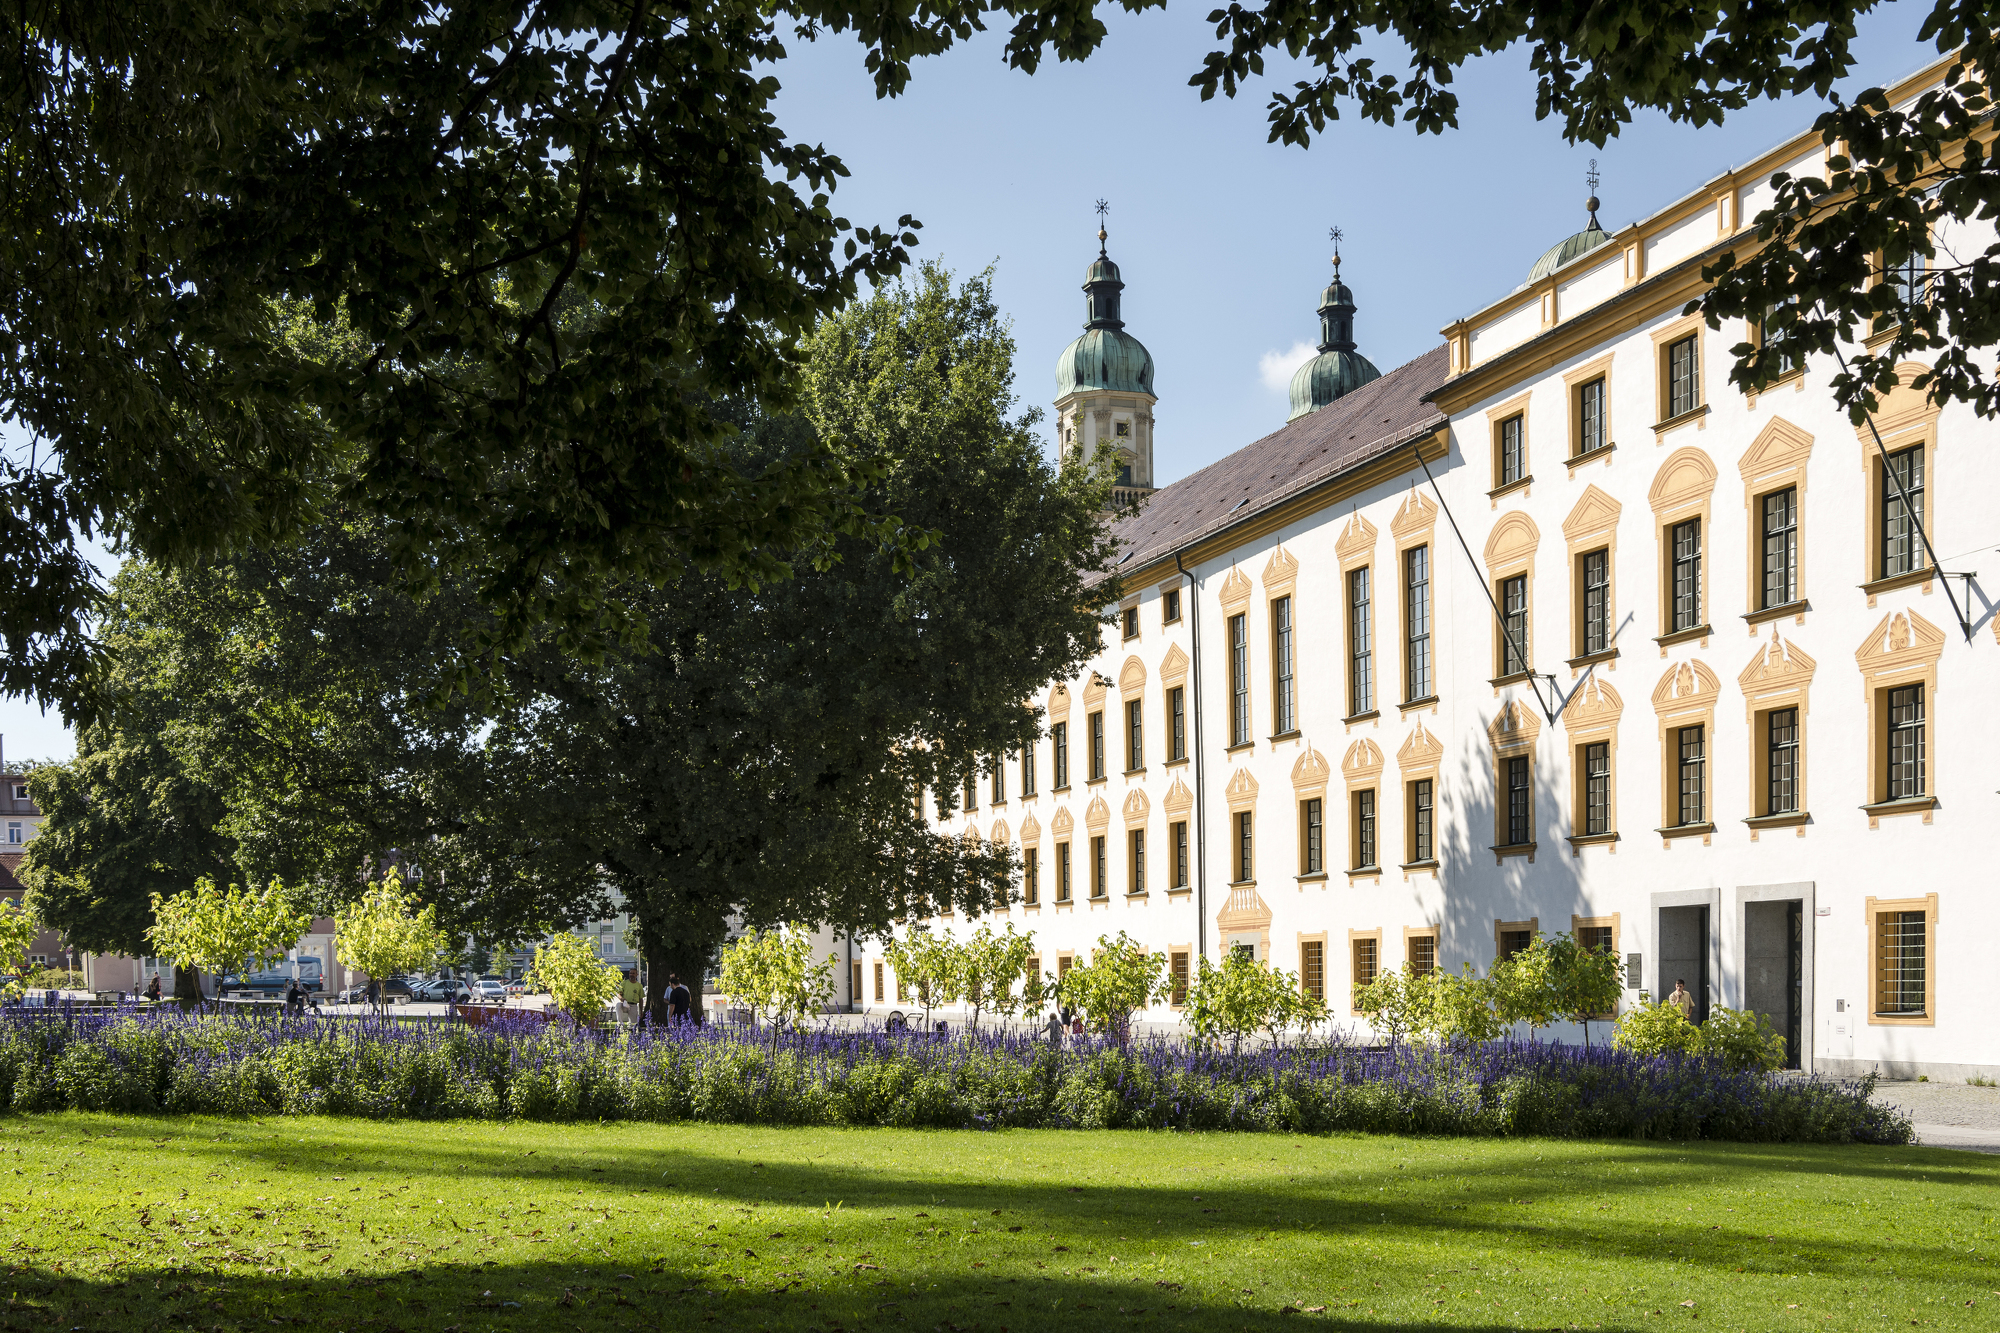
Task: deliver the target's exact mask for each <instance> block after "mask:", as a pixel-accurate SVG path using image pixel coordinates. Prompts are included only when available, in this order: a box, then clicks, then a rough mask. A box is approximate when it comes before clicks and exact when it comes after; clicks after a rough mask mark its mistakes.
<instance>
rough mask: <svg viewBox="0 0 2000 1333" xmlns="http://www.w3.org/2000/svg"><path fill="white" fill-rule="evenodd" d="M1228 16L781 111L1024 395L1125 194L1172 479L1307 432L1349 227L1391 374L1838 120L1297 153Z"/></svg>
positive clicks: (18, 750) (788, 64)
mask: <svg viewBox="0 0 2000 1333" xmlns="http://www.w3.org/2000/svg"><path fill="white" fill-rule="evenodd" d="M1211 7H1212V6H1211V5H1210V4H1209V3H1207V2H1206V0H1203V2H1202V3H1199V4H1191V5H1188V6H1186V7H1183V8H1177V9H1176V10H1174V11H1172V12H1168V13H1153V14H1147V15H1143V16H1137V17H1134V16H1131V15H1126V14H1123V13H1118V14H1116V15H1115V16H1114V17H1112V18H1111V19H1110V28H1111V33H1110V36H1109V38H1108V39H1107V41H1106V43H1105V46H1104V49H1103V50H1102V51H1100V52H1099V54H1098V55H1096V56H1094V57H1093V58H1092V59H1090V60H1089V61H1087V62H1084V63H1082V64H1075V65H1057V64H1053V63H1052V64H1048V65H1045V66H1044V67H1043V68H1042V70H1041V71H1040V72H1039V73H1037V74H1034V75H1032V76H1030V75H1026V74H1021V73H1019V72H1016V71H1012V70H1009V69H1007V68H1006V66H1005V64H1004V63H1003V62H1002V60H1001V56H1000V47H1001V40H1002V38H1001V35H1000V34H999V33H988V34H985V35H984V36H982V37H980V38H978V39H977V40H975V41H973V42H971V43H969V44H967V45H965V46H963V47H961V48H959V49H958V50H955V51H953V52H952V53H950V54H948V55H946V56H943V57H940V58H937V59H933V60H928V61H922V62H919V63H918V64H917V65H916V66H915V67H914V75H913V77H912V79H911V83H910V87H909V90H908V91H907V92H906V93H905V94H904V95H903V96H902V97H899V98H896V99H894V100H891V101H877V100H876V98H875V96H874V90H873V86H872V84H871V83H870V81H869V79H868V76H867V73H866V71H865V69H864V68H863V65H862V52H861V48H860V46H859V45H858V44H857V43H855V42H854V41H853V40H852V39H851V38H848V37H843V36H836V35H828V36H825V37H822V38H821V39H820V40H819V41H818V42H816V43H812V42H804V41H797V40H790V41H789V42H788V45H789V47H790V52H791V55H790V58H789V59H787V60H786V61H785V62H783V63H782V65H780V66H779V67H778V68H777V69H776V70H775V72H776V73H777V75H778V76H779V78H780V79H781V80H782V82H783V83H784V88H785V91H784V94H783V96H782V97H781V99H780V101H779V104H778V119H779V124H780V125H781V126H783V127H784V129H785V130H786V131H787V132H788V133H789V134H790V135H791V136H792V137H793V138H795V139H799V140H802V141H805V142H810V143H819V144H823V145H825V146H826V147H827V148H828V149H830V150H832V151H834V152H836V153H838V154H839V155H840V156H841V157H842V158H843V159H844V160H845V162H846V163H847V166H848V168H849V170H850V171H852V172H853V175H852V176H851V177H850V178H849V179H848V180H846V181H844V182H843V183H842V184H841V186H840V188H839V190H838V191H837V192H836V194H835V196H834V203H835V207H836V210H837V211H838V212H840V213H841V214H843V215H844V216H846V217H848V218H850V219H852V220H853V221H855V222H857V223H882V224H884V225H886V224H888V223H890V222H893V221H894V220H895V218H896V217H897V216H898V215H899V214H902V213H906V212H907V213H913V214H915V215H916V216H917V217H918V218H920V219H922V221H923V223H924V229H923V232H922V240H923V244H922V245H921V246H919V247H918V250H917V252H916V253H917V254H918V255H919V256H921V257H926V258H928V257H937V258H940V259H942V260H943V261H944V262H945V263H947V264H948V265H950V266H951V267H952V268H953V269H955V270H957V271H959V272H961V273H964V272H969V271H973V270H976V269H979V268H983V267H984V266H986V265H987V264H989V263H993V264H996V265H997V270H996V291H997V295H998V298H999V301H1000V305H1001V307H1002V308H1003V309H1004V310H1005V311H1007V313H1008V314H1009V315H1011V316H1012V317H1013V319H1014V332H1015V336H1016V338H1017V340H1018V343H1019V353H1020V355H1019V361H1018V372H1019V378H1018V381H1017V385H1016V387H1017V389H1018V391H1019V393H1020V395H1021V399H1022V401H1023V403H1024V405H1025V404H1037V405H1043V406H1046V405H1047V403H1048V400H1049V398H1050V397H1051V396H1052V395H1053V393H1054V384H1055V360H1056V354H1057V353H1058V352H1060V351H1061V350H1062V348H1063V346H1064V345H1065V344H1066V343H1068V342H1069V340H1070V339H1071V338H1073V337H1075V336H1076V333H1077V331H1078V329H1079V328H1080V327H1081V324H1082V319H1083V316H1082V310H1083V295H1082V292H1081V290H1080V284H1081V283H1082V279H1083V270H1084V267H1085V265H1086V264H1088V263H1089V261H1090V259H1091V257H1092V256H1093V255H1095V253H1096V248H1097V242H1096V238H1095V232H1096V230H1097V220H1096V217H1095V215H1094V214H1093V213H1092V211H1091V205H1092V204H1093V203H1094V202H1095V201H1096V200H1097V199H1098V198H1099V197H1100V196H1102V197H1103V198H1105V199H1108V200H1109V201H1110V203H1111V216H1110V232H1111V243H1110V251H1111V255H1112V257H1113V258H1114V259H1116V260H1117V261H1118V264H1119V266H1120V268H1121V269H1122V270H1123V272H1124V276H1125V283H1126V288H1125V319H1126V328H1127V329H1128V331H1130V332H1131V333H1132V334H1134V335H1135V336H1136V337H1138V338H1139V339H1140V340H1141V341H1142V342H1144V343H1145V344H1146V346H1147V347H1148V348H1149V349H1151V351H1152V353H1153V359H1154V362H1155V363H1156V365H1157V367H1158V383H1159V391H1160V404H1159V407H1158V409H1157V418H1158V423H1159V424H1158V430H1157V435H1156V443H1155V449H1154V464H1155V467H1156V469H1157V476H1158V478H1159V480H1160V482H1161V484H1165V483H1167V482H1170V481H1173V480H1174V479H1175V478H1178V477H1181V476H1184V475H1186V474H1187V473H1188V472H1190V471H1193V470H1194V469H1195V468H1198V467H1200V466H1202V465H1203V464H1205V463H1208V462H1211V461H1213V460H1214V459H1216V458H1219V457H1221V456H1222V455H1224V454H1226V453H1228V452H1230V451H1231V450H1233V449H1236V448H1238V447H1240V446H1242V445H1244V444H1247V443H1249V442H1250V441H1251V440H1254V439H1257V438H1258V437H1260V436H1262V435H1264V434H1265V433H1267V432H1269V431H1271V430H1273V429H1275V428H1276V427H1278V426H1280V425H1282V424H1283V423H1284V418H1285V395H1284V391H1283V388H1282V382H1281V381H1282V375H1279V374H1276V373H1274V374H1272V375H1270V376H1268V377H1267V375H1266V374H1265V373H1264V370H1263V367H1264V365H1265V362H1266V358H1267V357H1269V358H1282V357H1283V356H1284V355H1285V354H1286V353H1287V352H1288V351H1290V350H1291V349H1293V348H1294V347H1295V346H1296V345H1297V344H1299V343H1302V342H1310V341H1313V340H1315V339H1316V338H1317V336H1318V322H1317V316H1316V315H1315V314H1314V312H1313V307H1314V305H1315V304H1316V303H1317V300H1318V296H1319V290H1320V288H1321V287H1323V286H1324V285H1325V283H1326V280H1327V276H1328V273H1329V268H1328V263H1327V261H1328V255H1329V246H1328V243H1327V240H1326V232H1327V228H1328V227H1329V226H1332V225H1334V224H1336V223H1337V224H1339V226H1340V227H1341V229H1342V230H1343V232H1344V233H1345V234H1346V237H1347V239H1346V241H1345V242H1344V243H1343V245H1342V251H1343V255H1344V260H1345V262H1344V263H1343V265H1342V273H1343V275H1344V276H1345V277H1346V278H1347V280H1348V283H1349V285H1350V286H1352V287H1353V288H1354V292H1355V299H1356V301H1357V303H1358V304H1359V306H1360V311H1359V314H1358V315H1357V317H1356V337H1357V339H1358V340H1359V342H1360V345H1361V350H1362V352H1363V353H1364V354H1365V355H1367V356H1368V357H1369V358H1370V359H1372V360H1373V361H1374V362H1375V364H1376V365H1377V366H1379V367H1380V368H1382V369H1383V370H1388V369H1390V368H1392V367H1394V366H1397V365H1400V364H1401V363H1402V362H1404V361H1407V360H1409V359H1410V358H1411V357H1414V356H1417V355H1419V354H1421V353H1422V352H1424V351H1426V350H1427V349H1429V348H1430V347H1432V346H1435V345H1436V343H1437V341H1438V330H1439V329H1441V328H1442V327H1444V325H1446V324H1447V323H1449V322H1450V321H1451V320H1453V319H1455V318H1457V317H1458V316H1459V315H1462V314H1465V313H1468V312H1470V311H1472V310H1474V309H1477V308H1478V307H1480V306H1482V305H1484V304H1485V303H1486V302H1488V301H1490V300H1492V299H1493V298H1495V297H1498V296H1500V295H1502V294H1504V293H1506V292H1508V291H1510V290H1512V289H1513V288H1514V287H1515V286H1516V285H1518V284H1519V283H1520V282H1521V280H1522V279H1523V278H1524V277H1525V276H1526V275H1527V271H1528V268H1529V266H1530V265H1531V264H1533V263H1534V261H1535V258H1536V257H1537V256H1538V255H1540V254H1541V252H1542V251H1543V250H1545V249H1547V248H1548V247H1549V246H1550V245H1552V244H1554V243H1555V242H1556V241H1558V240H1560V239H1562V238H1563V237H1564V236H1566V235H1568V234H1569V233H1570V232H1572V231H1575V230H1577V229H1579V228H1580V227H1581V226H1582V225H1583V223H1584V218H1585V215H1584V209H1583V200H1584V198H1585V196H1586V190H1585V188H1584V182H1583V176H1584V170H1585V167H1586V164H1587V163H1588V161H1589V159H1591V158H1592V157H1595V158H1597V159H1598V165H1599V169H1600V171H1601V172H1602V173H1603V182H1602V184H1601V185H1600V187H1599V190H1598V193H1599V196H1600V197H1601V198H1602V200H1603V203H1604V207H1603V209H1602V210H1601V213H1600V216H1601V218H1602V220H1603V222H1604V224H1605V225H1606V226H1607V227H1609V228H1612V229H1613V230H1615V229H1616V228H1617V227H1619V226H1622V225H1623V224H1625V223H1626V222H1629V221H1631V220H1633V219H1636V218H1640V217H1643V216H1645V215H1646V214H1648V213H1651V212H1652V211H1654V210H1655V209H1657V208H1660V207H1662V206H1663V205H1665V204H1668V203H1670V202H1672V201H1673V200H1675V199H1678V198H1680V197H1681V196H1682V195H1684V194H1687V193H1688V192H1689V191H1691V190H1693V189H1695V188H1696V187H1698V186H1699V185H1701V184H1702V183H1703V182H1704V181H1707V180H1710V179H1712V178H1713V177H1715V176H1717V175H1719V174H1721V173H1722V172H1724V171H1726V170H1728V169H1729V168H1731V167H1733V166H1735V165H1737V164H1739V163H1741V162H1743V161H1745V160H1747V159H1748V158H1750V157H1753V156H1755V155H1756V154H1757V153H1759V152H1761V151H1762V150H1764V149H1765V148H1767V147H1769V146H1770V145H1772V144H1773V143H1775V142H1777V141H1778V140H1780V139H1782V138H1784V137H1785V136H1787V135H1789V134H1792V133H1795V132H1797V131H1799V130H1803V129H1805V128H1807V127H1809V126H1810V125H1811V123H1812V120H1813V118H1814V116H1815V115H1816V114H1817V110H1818V108H1817V105H1816V104H1814V103H1810V102H1793V103H1767V104H1759V105H1758V106H1755V107H1753V108H1751V109H1749V110H1747V111H1745V112H1742V113H1740V114H1739V115H1737V116H1734V117H1732V118H1731V119H1730V120H1729V122H1728V123H1727V124H1725V125H1722V126H1719V127H1711V128H1707V129H1701V130H1696V129H1691V128H1688V127H1686V126H1674V125H1670V124H1668V123H1667V122H1666V121H1665V120H1664V119H1663V118H1660V117H1656V116H1642V117H1639V118H1638V119H1637V121H1636V123H1635V124H1633V125H1632V126H1630V127H1628V129H1627V131H1626V133H1625V134H1624V135H1623V136H1622V137H1621V138H1619V139H1617V140H1614V141H1613V142H1612V143H1610V144H1609V145H1607V146H1606V147H1605V148H1603V149H1592V148H1589V147H1587V146H1585V147H1572V146H1570V145H1568V144H1566V143H1564V142H1563V140H1562V135H1561V133H1560V130H1559V128H1558V127H1557V126H1555V125H1554V124H1553V123H1539V122H1537V121H1536V120H1535V118H1534V83H1533V79H1532V76H1531V74H1530V72H1529V69H1528V62H1527V59H1526V56H1525V55H1523V54H1521V53H1519V52H1511V53H1508V54H1506V55H1503V56H1501V57H1497V58H1494V59H1490V60H1486V61H1483V62H1481V63H1480V64H1478V65H1476V66H1475V67H1473V68H1472V69H1470V70H1468V71H1467V72H1466V73H1465V74H1464V75H1463V77H1462V78H1461V79H1460V80H1459V83H1458V85H1457V91H1458V93H1459V96H1460V99H1461V102H1462V106H1461V111H1460V122H1461V126H1460V128H1459V129H1458V130H1456V131H1454V132H1451V133H1448V134H1446V135H1444V136H1442V137H1438V136H1420V135H1418V134H1416V133H1415V132H1414V131H1412V130H1410V129H1407V128H1395V129H1390V128H1385V127H1382V126H1379V125H1372V124H1364V123H1362V122H1360V121H1358V120H1352V119H1348V120H1343V121H1341V122H1339V123H1338V124H1336V125H1332V126H1329V127H1328V130H1327V132H1326V133H1325V134H1324V135H1321V136H1320V137H1319V138H1318V139H1317V140H1316V141H1315V143H1314V144H1313V146H1312V148H1311V149H1309V150H1301V149H1298V148H1287V147H1281V146H1277V145H1273V144H1269V143H1266V142H1265V134H1266V128H1265V118H1264V106H1265V102H1266V99H1267V98H1268V96H1269V92H1270V89H1271V88H1272V87H1280V88H1287V87H1289V86H1290V84H1291V82H1292V81H1293V80H1294V79H1295V78H1296V77H1298V74H1297V73H1296V72H1294V71H1291V70H1288V69H1286V68H1285V66H1284V64H1283V62H1282V61H1277V62H1273V63H1272V64H1271V65H1270V66H1269V67H1268V71H1269V72H1268V73H1267V75H1266V78H1265V79H1264V81H1262V82H1259V83H1253V84H1252V85H1251V86H1250V87H1249V88H1248V89H1247V90H1245V91H1243V92H1240V93H1239V95H1238V96H1237V98H1236V99H1235V100H1234V101H1229V100H1225V99H1223V98H1221V97H1218V98H1216V100H1214V101H1212V102H1208V103H1205V104H1204V103H1203V102H1202V101H1201V100H1200V97H1199V94H1198V93H1196V92H1195V90H1194V89H1192V88H1189V87H1188V86H1187V79H1188V76H1189V75H1190V74H1192V73H1193V72H1194V71H1195V70H1196V69H1197V68H1198V67H1199V65H1200V59H1201V56H1202V54H1203V53H1204V52H1206V51H1208V50H1209V49H1211V47H1212V44H1213V39H1212V35H1211V30H1210V28H1209V25H1207V24H1206V23H1204V22H1202V19H1203V17H1204V16H1205V15H1206V14H1207V13H1208V12H1209V10H1210V9H1211ZM1928 10H1929V5H1928V4H1925V5H1915V4H1912V3H1910V2H1909V0H1900V2H1899V3H1896V4H1892V5H1889V6H1887V7H1885V8H1884V9H1883V10H1881V11H1880V12H1878V13H1877V14H1876V15H1874V16H1872V17H1871V18H1870V19H1869V20H1867V22H1866V23H1865V25H1864V27H1863V37H1864V39H1865V40H1864V42H1863V43H1862V44H1861V45H1860V47H1859V49H1860V50H1862V51H1864V52H1865V53H1867V61H1866V63H1865V64H1864V66H1863V67H1862V70H1861V75H1860V77H1859V78H1858V79H1857V80H1855V81H1854V85H1853V86H1854V87H1861V86H1866V85H1867V84H1871V83H1880V82H1884V81H1886V80H1890V79H1894V78H1897V77H1899V76H1901V75H1903V74H1907V73H1909V72H1911V71H1913V70H1915V69H1917V68H1919V67H1921V66H1922V65H1924V64H1925V63H1927V62H1928V60H1929V59H1931V58H1932V53H1931V51H1930V50H1929V49H1928V48H1927V47H1923V46H1919V45H1918V43H1917V41H1916V32H1917V28H1918V26H1919V25H1920V24H1921V22H1922V19H1923V16H1924V14H1925V13H1926V12H1928ZM1381 55H1382V56H1383V66H1384V68H1388V69H1395V68H1399V66H1398V65H1397V63H1396V62H1395V61H1394V59H1393V54H1392V53H1391V52H1389V51H1387V50H1386V49H1385V50H1384V51H1383V52H1382V53H1381ZM1267 381H1268V382H1267ZM0 734H4V737H5V745H6V752H7V753H8V754H9V755H12V756H14V757H16V758H26V757H51V758H58V757H63V756H66V755H68V754H69V753H71V752H72V749H73V742H72V740H71V738H70V736H69V734H68V733H67V732H66V731H65V729H64V728H63V726H62V724H61V720H60V719H59V718H57V717H55V716H54V715H53V714H50V715H47V716H43V715H40V714H39V713H38V712H37V711H36V709H35V708H34V707H33V706H32V705H30V704H26V703H24V702H22V701H20V700H4V701H0Z"/></svg>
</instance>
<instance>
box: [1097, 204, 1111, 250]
mask: <svg viewBox="0 0 2000 1333" xmlns="http://www.w3.org/2000/svg"><path fill="white" fill-rule="evenodd" d="M1110 211H1111V205H1110V204H1107V203H1105V202H1104V201H1103V200H1102V199H1100V200H1098V201H1097V253H1098V254H1100V255H1101V254H1103V253H1104V242H1105V240H1106V239H1107V233H1106V232H1105V230H1104V215H1105V214H1106V213H1109V212H1110Z"/></svg>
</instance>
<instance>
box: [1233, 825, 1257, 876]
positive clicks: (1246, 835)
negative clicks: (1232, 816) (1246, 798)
mask: <svg viewBox="0 0 2000 1333" xmlns="http://www.w3.org/2000/svg"><path fill="white" fill-rule="evenodd" d="M1251 850H1252V848H1251V845H1250V812H1249V811H1248V810H1242V811H1238V812H1237V815H1236V879H1237V881H1238V882H1239V883H1242V882H1246V881H1248V880H1250V879H1253V878H1255V876H1253V875H1252V874H1251V871H1252V869H1253V868H1254V867H1255V865H1256V862H1255V861H1253V860H1252V859H1251V856H1250V853H1251Z"/></svg>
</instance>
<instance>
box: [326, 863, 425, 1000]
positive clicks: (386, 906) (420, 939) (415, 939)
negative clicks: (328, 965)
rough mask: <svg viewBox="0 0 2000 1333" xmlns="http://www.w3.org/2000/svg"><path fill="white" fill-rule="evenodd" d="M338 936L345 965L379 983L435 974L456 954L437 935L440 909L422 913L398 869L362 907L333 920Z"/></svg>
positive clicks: (375, 888) (342, 911) (336, 941)
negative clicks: (423, 972)
mask: <svg viewBox="0 0 2000 1333" xmlns="http://www.w3.org/2000/svg"><path fill="white" fill-rule="evenodd" d="M333 932H334V945H335V949H336V951H337V955H338V957H339V959H340V961H341V962H342V963H344V964H346V965H347V966H348V967H351V968H354V969H355V970H356V971H359V972H366V973H367V974H368V975H369V976H370V977H373V978H375V979H376V980H378V981H379V980H381V979H383V978H385V977H393V976H396V975H398V974H399V973H403V972H416V971H421V970H424V969H427V968H430V967H432V966H434V965H435V964H436V963H437V961H438V959H439V958H441V957H442V956H443V955H444V954H446V953H448V952H449V951H450V949H451V939H450V937H449V936H447V935H446V934H445V933H444V932H443V931H442V930H439V929H438V924H437V909H436V908H434V907H428V906H426V907H419V906H418V905H417V900H416V899H415V898H414V897H412V896H411V895H410V894H408V893H407V892H405V891H404V889H403V877H402V874H401V872H400V871H398V870H397V869H396V868H395V867H393V866H392V867H390V869H389V873H388V875H387V876H386V877H385V878H384V879H383V880H382V881H381V882H380V883H378V884H374V885H372V886H370V887H369V889H368V891H367V892H366V893H364V894H362V895H361V899H360V901H359V902H354V903H349V904H348V905H347V906H345V907H342V908H340V909H339V910H338V911H336V912H335V913H334V914H333Z"/></svg>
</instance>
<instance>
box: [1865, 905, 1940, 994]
mask: <svg viewBox="0 0 2000 1333" xmlns="http://www.w3.org/2000/svg"><path fill="white" fill-rule="evenodd" d="M1925 933H1926V932H1925V930H1924V914H1923V913H1922V912H1878V913H1876V914H1875V1012H1876V1013H1878V1014H1881V1015H1883V1016H1884V1017H1895V1018H1909V1017H1920V1016H1923V1015H1925V1014H1927V1013H1928V1012H1929V1010H1928V1008H1927V1004H1928V1000H1929V997H1928V996H1927V995H1926V994H1925V993H1924V992H1925V975H1924V962H1925V959H1924V946H1925V943H1926V941H1925V938H1924V936H1925Z"/></svg>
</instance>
